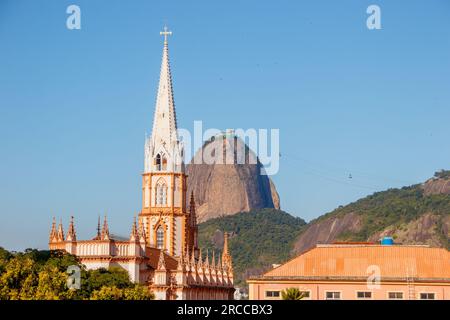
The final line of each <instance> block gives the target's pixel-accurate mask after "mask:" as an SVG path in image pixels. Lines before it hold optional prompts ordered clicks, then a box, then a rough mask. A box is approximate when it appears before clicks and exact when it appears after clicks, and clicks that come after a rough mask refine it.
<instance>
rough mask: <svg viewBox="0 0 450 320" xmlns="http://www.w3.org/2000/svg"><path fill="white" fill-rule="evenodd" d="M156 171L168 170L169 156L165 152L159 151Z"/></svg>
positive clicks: (156, 159)
mask: <svg viewBox="0 0 450 320" xmlns="http://www.w3.org/2000/svg"><path fill="white" fill-rule="evenodd" d="M155 168H156V171H161V170H163V171H165V170H167V158H166V157H165V156H164V154H161V153H158V154H157V155H156V158H155Z"/></svg>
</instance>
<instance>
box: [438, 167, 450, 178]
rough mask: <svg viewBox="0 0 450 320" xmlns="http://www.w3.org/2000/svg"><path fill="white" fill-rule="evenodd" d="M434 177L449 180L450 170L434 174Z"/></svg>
mask: <svg viewBox="0 0 450 320" xmlns="http://www.w3.org/2000/svg"><path fill="white" fill-rule="evenodd" d="M434 177H435V178H439V179H450V170H444V169H442V170H441V171H437V172H436V173H435V174H434Z"/></svg>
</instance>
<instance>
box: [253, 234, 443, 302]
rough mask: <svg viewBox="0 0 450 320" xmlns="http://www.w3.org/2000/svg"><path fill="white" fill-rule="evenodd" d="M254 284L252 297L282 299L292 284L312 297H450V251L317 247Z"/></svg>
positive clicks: (414, 248) (413, 247)
mask: <svg viewBox="0 0 450 320" xmlns="http://www.w3.org/2000/svg"><path fill="white" fill-rule="evenodd" d="M248 283H249V298H250V299H251V300H278V299H282V291H283V290H285V289H287V288H297V289H299V290H300V291H302V292H304V295H305V297H304V299H309V300H327V299H328V300H357V299H361V300H363V299H375V300H386V299H403V300H414V299H421V300H430V299H433V300H450V252H449V251H448V250H446V249H443V248H431V247H428V246H412V245H378V244H349V243H345V244H327V245H317V246H316V247H315V248H313V249H311V250H309V251H307V252H304V253H303V254H301V255H299V256H297V257H295V258H294V259H292V260H290V261H288V262H286V263H285V264H282V265H280V266H278V267H276V268H274V269H272V270H270V271H268V272H267V273H265V274H263V275H262V276H260V277H254V278H250V279H249V280H248Z"/></svg>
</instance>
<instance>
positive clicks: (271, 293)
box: [266, 291, 280, 298]
mask: <svg viewBox="0 0 450 320" xmlns="http://www.w3.org/2000/svg"><path fill="white" fill-rule="evenodd" d="M266 297H267V298H279V297H280V291H266Z"/></svg>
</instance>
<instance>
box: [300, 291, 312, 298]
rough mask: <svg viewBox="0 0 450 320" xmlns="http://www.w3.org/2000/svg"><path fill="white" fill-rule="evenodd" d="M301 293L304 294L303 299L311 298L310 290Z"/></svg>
mask: <svg viewBox="0 0 450 320" xmlns="http://www.w3.org/2000/svg"><path fill="white" fill-rule="evenodd" d="M300 294H301V295H302V296H303V298H302V299H309V298H310V297H311V292H310V291H300Z"/></svg>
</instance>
